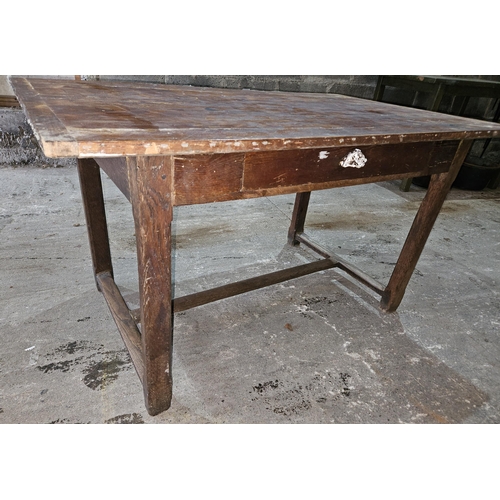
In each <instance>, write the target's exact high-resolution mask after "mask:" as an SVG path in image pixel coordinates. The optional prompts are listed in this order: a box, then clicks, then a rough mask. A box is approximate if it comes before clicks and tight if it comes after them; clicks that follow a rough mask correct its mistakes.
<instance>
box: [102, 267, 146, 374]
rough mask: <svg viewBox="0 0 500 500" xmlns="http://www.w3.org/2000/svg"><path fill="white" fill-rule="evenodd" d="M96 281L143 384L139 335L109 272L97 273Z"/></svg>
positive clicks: (142, 360) (142, 363) (142, 358)
mask: <svg viewBox="0 0 500 500" xmlns="http://www.w3.org/2000/svg"><path fill="white" fill-rule="evenodd" d="M96 279H97V282H98V283H99V287H100V289H101V291H102V293H103V295H104V298H105V300H106V303H107V304H108V307H109V310H110V312H111V315H112V316H113V319H114V320H115V323H116V326H117V328H118V331H119V332H120V335H121V337H122V339H123V343H124V344H125V346H126V347H127V349H128V352H129V354H130V358H131V359H132V363H133V364H134V367H135V370H136V372H137V375H138V376H139V379H140V380H141V382H144V357H143V354H142V341H141V333H140V332H139V330H138V328H137V325H136V323H135V321H134V318H133V316H132V315H131V313H130V310H129V309H128V307H127V304H126V303H125V300H124V299H123V297H122V294H121V292H120V290H119V289H118V287H117V285H116V283H115V282H114V280H113V277H112V276H111V274H110V273H109V272H103V273H99V274H98V275H97V277H96Z"/></svg>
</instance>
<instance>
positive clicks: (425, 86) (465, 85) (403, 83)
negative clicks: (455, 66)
mask: <svg viewBox="0 0 500 500" xmlns="http://www.w3.org/2000/svg"><path fill="white" fill-rule="evenodd" d="M386 87H393V88H397V89H404V90H410V91H412V92H415V96H414V99H413V104H412V105H413V106H414V105H415V103H416V100H417V96H418V94H419V93H420V92H424V93H428V94H429V96H430V99H429V101H428V104H427V107H426V109H428V110H429V111H438V109H439V106H440V104H441V101H442V99H443V97H444V96H450V97H453V98H455V97H459V98H460V99H461V101H460V102H459V104H460V106H459V108H458V111H457V115H458V116H462V115H463V114H464V113H465V109H466V108H467V104H468V103H469V100H470V98H471V97H486V98H492V99H497V101H498V102H497V109H496V111H495V114H494V116H493V121H494V122H498V121H499V120H500V82H497V81H493V80H480V79H478V78H458V77H452V76H426V75H381V76H379V77H378V80H377V86H376V87H375V93H374V96H373V99H374V100H376V101H382V100H383V98H384V92H385V89H386ZM453 104H454V103H453ZM489 142H490V139H488V140H487V141H486V142H485V144H484V146H483V152H484V151H485V150H486V148H487V147H488V145H489ZM411 182H412V179H411V178H409V179H405V180H404V181H403V182H402V183H401V190H402V191H409V190H410V186H411Z"/></svg>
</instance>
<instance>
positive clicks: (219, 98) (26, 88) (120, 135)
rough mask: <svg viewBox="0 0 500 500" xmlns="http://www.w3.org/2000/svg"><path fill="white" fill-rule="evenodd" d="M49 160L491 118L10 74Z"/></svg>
mask: <svg viewBox="0 0 500 500" xmlns="http://www.w3.org/2000/svg"><path fill="white" fill-rule="evenodd" d="M10 82H11V85H12V87H13V89H14V92H15V93H16V95H17V98H18V99H19V102H20V103H21V105H22V107H23V109H24V111H25V113H26V115H27V118H28V121H29V122H30V124H31V126H32V128H33V132H34V133H35V136H36V137H37V139H38V141H39V142H40V145H41V147H42V149H43V151H44V153H45V154H46V155H47V156H48V157H52V158H56V157H79V158H85V157H106V156H126V155H130V156H136V155H190V154H205V153H208V154H212V153H234V152H248V151H279V150H291V149H307V148H327V147H337V146H363V145H377V144H395V143H411V142H422V141H440V140H459V139H479V138H489V137H497V136H500V125H499V124H498V123H492V122H484V121H480V120H474V119H469V118H463V117H457V116H450V115H445V114H441V113H436V112H430V111H424V110H420V109H414V108H408V107H402V106H396V105H393V104H387V103H381V102H376V101H372V100H366V99H359V98H354V97H348V96H343V95H336V94H311V93H294V92H274V91H259V90H240V89H216V88H206V87H189V86H174V85H164V84H150V83H135V82H102V81H98V82H85V81H83V82H82V81H73V80H63V79H42V78H22V77H13V78H11V79H10Z"/></svg>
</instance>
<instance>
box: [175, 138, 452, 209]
mask: <svg viewBox="0 0 500 500" xmlns="http://www.w3.org/2000/svg"><path fill="white" fill-rule="evenodd" d="M458 144H459V141H444V142H421V143H406V144H387V145H378V146H360V147H359V148H355V147H352V146H351V147H345V148H344V147H342V148H325V149H299V150H291V151H260V152H259V151H256V152H253V151H252V152H246V153H229V154H213V155H206V154H203V155H189V156H176V157H175V159H174V186H175V188H174V191H175V195H174V200H175V201H174V203H175V204H176V205H190V204H197V203H210V202H215V201H227V200H237V199H242V198H252V197H256V196H271V195H277V194H285V193H293V192H297V191H314V190H316V189H327V188H330V187H335V186H346V185H352V184H361V183H366V182H377V181H382V180H388V179H397V178H405V177H416V176H422V175H430V174H434V173H441V172H446V171H447V170H448V169H449V168H450V165H451V161H452V159H453V156H454V154H455V151H456V149H457V147H458ZM352 153H355V156H357V158H354V159H352V158H350V155H352ZM356 159H357V160H358V163H356V161H354V160H356ZM359 159H361V160H362V161H361V162H359Z"/></svg>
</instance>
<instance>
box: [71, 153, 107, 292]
mask: <svg viewBox="0 0 500 500" xmlns="http://www.w3.org/2000/svg"><path fill="white" fill-rule="evenodd" d="M78 176H79V179H80V190H81V192H82V201H83V208H84V211H85V219H86V221H87V232H88V235H89V243H90V252H91V254H92V264H93V267H94V276H95V277H96V276H97V274H99V273H102V272H105V271H106V272H109V274H110V276H113V264H112V262H111V250H110V248H109V237H108V226H107V223H106V212H105V207H104V198H103V194H102V183H101V174H100V171H99V165H97V163H96V162H95V161H94V160H93V159H91V158H87V159H79V160H78ZM96 283H97V287H98V288H99V282H98V281H96Z"/></svg>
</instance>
